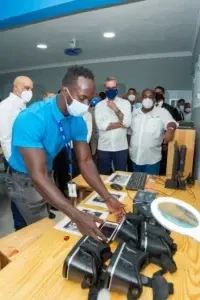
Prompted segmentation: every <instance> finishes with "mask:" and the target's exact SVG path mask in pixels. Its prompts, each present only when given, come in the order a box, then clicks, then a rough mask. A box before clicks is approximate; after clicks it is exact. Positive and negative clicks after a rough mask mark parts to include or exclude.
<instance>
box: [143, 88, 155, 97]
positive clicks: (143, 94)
mask: <svg viewBox="0 0 200 300" xmlns="http://www.w3.org/2000/svg"><path fill="white" fill-rule="evenodd" d="M147 91H150V92H152V94H153V95H154V96H155V92H154V90H152V89H145V90H144V91H143V92H142V96H143V95H144V94H145V93H146V92H147Z"/></svg>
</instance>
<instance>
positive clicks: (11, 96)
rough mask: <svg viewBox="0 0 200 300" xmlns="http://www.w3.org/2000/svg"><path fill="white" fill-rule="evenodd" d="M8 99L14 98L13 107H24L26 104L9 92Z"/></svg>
mask: <svg viewBox="0 0 200 300" xmlns="http://www.w3.org/2000/svg"><path fill="white" fill-rule="evenodd" d="M9 99H11V100H14V102H13V104H14V105H15V107H17V108H19V109H25V108H26V104H25V103H24V101H23V100H22V99H21V98H20V97H19V96H17V95H15V94H14V93H10V95H9Z"/></svg>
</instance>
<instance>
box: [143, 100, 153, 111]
mask: <svg viewBox="0 0 200 300" xmlns="http://www.w3.org/2000/svg"><path fill="white" fill-rule="evenodd" d="M142 106H143V107H144V108H146V109H150V108H152V107H153V100H152V99H150V98H145V99H143V100H142Z"/></svg>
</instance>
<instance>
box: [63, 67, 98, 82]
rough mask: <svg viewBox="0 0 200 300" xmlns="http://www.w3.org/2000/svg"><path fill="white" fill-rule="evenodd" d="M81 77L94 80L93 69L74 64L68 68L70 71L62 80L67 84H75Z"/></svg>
mask: <svg viewBox="0 0 200 300" xmlns="http://www.w3.org/2000/svg"><path fill="white" fill-rule="evenodd" d="M79 77H84V78H87V79H91V80H94V74H93V73H92V71H90V70H89V69H87V68H84V67H82V66H73V67H70V68H68V71H67V73H66V75H65V77H64V78H63V80H62V85H63V86H66V85H68V84H73V83H74V82H76V81H77V79H78V78H79Z"/></svg>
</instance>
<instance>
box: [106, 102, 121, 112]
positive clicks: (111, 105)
mask: <svg viewBox="0 0 200 300" xmlns="http://www.w3.org/2000/svg"><path fill="white" fill-rule="evenodd" d="M107 106H108V107H109V108H110V109H112V110H113V111H114V112H116V111H118V110H119V109H118V107H117V105H116V104H115V102H114V101H111V100H108V102H107Z"/></svg>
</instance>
